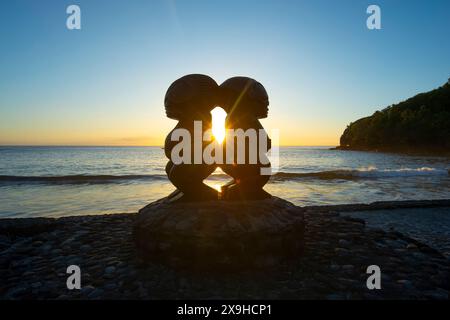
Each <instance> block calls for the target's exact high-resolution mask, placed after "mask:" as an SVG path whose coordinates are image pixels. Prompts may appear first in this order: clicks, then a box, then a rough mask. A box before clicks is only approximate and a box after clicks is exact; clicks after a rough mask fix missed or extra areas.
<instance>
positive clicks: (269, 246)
mask: <svg viewBox="0 0 450 320" xmlns="http://www.w3.org/2000/svg"><path fill="white" fill-rule="evenodd" d="M303 213H304V209H302V208H300V207H297V206H295V205H293V204H292V203H290V202H288V201H286V200H283V199H280V198H277V197H271V198H268V199H264V200H253V201H204V202H192V203H170V202H168V201H167V199H166V198H163V199H160V200H158V201H156V202H153V203H151V204H149V205H147V206H146V207H144V208H143V209H141V210H140V211H139V213H138V215H137V217H136V219H135V223H134V226H133V238H134V240H135V244H136V246H137V248H138V249H139V251H140V253H141V256H142V258H143V259H144V261H146V262H162V263H167V264H169V265H171V266H174V267H183V268H186V267H187V268H191V269H203V268H212V269H213V270H214V269H215V268H220V267H224V268H225V269H226V270H231V269H233V267H236V268H237V269H242V268H244V267H258V268H261V267H262V268H264V267H270V266H274V265H277V264H278V263H279V262H281V261H283V260H286V259H290V258H298V257H299V256H300V255H301V252H302V249H303V234H304V227H305V224H304V217H303Z"/></svg>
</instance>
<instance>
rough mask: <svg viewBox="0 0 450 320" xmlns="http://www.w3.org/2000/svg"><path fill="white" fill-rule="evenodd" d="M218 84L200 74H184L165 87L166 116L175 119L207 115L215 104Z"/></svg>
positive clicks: (198, 117) (199, 117)
mask: <svg viewBox="0 0 450 320" xmlns="http://www.w3.org/2000/svg"><path fill="white" fill-rule="evenodd" d="M217 92H218V85H217V83H216V82H215V81H214V80H213V79H212V78H210V77H208V76H206V75H202V74H190V75H186V76H184V77H182V78H180V79H178V80H176V81H175V82H173V83H172V84H171V85H170V87H169V89H167V93H166V96H165V98H164V105H165V109H166V115H167V117H169V118H171V119H175V120H183V119H201V118H203V117H207V116H208V115H209V113H210V111H211V110H212V109H213V108H214V107H215V106H216V105H217Z"/></svg>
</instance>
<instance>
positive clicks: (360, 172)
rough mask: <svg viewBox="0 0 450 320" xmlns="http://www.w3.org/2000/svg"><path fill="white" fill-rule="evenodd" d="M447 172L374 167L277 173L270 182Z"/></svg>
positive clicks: (427, 174)
mask: <svg viewBox="0 0 450 320" xmlns="http://www.w3.org/2000/svg"><path fill="white" fill-rule="evenodd" d="M448 175H449V171H448V170H445V169H435V168H428V167H422V168H416V169H410V168H401V169H382V170H380V169H377V168H375V167H369V168H362V169H356V170H330V171H320V172H305V173H296V172H278V173H276V174H274V175H273V176H272V178H271V179H272V180H275V181H276V180H295V179H304V178H310V179H321V180H335V179H336V180H337V179H342V180H355V179H377V178H397V177H417V176H448Z"/></svg>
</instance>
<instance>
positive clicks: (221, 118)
mask: <svg viewBox="0 0 450 320" xmlns="http://www.w3.org/2000/svg"><path fill="white" fill-rule="evenodd" d="M211 115H212V134H213V135H214V138H215V139H216V141H217V142H218V143H222V142H223V139H225V118H226V116H227V113H226V112H225V110H223V109H222V108H221V107H215V108H214V109H213V110H211Z"/></svg>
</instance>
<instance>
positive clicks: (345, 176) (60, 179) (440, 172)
mask: <svg viewBox="0 0 450 320" xmlns="http://www.w3.org/2000/svg"><path fill="white" fill-rule="evenodd" d="M448 175H449V172H448V170H445V169H435V168H428V167H422V168H416V169H410V168H401V169H383V170H380V169H377V168H375V167H369V168H361V169H355V170H345V169H341V170H329V171H319V172H303V173H299V172H283V171H282V172H277V173H275V174H273V175H272V177H271V179H270V180H271V181H273V182H278V181H289V180H300V179H318V180H357V179H378V178H397V177H416V176H448ZM230 179H232V178H231V177H230V176H228V175H227V174H225V173H213V174H212V175H211V176H209V177H208V178H207V180H213V181H214V180H217V181H222V180H230ZM158 180H161V181H162V180H167V176H166V175H165V174H148V175H66V176H12V175H0V185H2V184H3V185H5V184H6V185H9V184H108V183H126V182H133V181H158Z"/></svg>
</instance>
